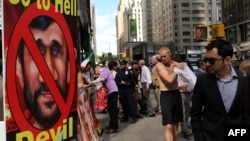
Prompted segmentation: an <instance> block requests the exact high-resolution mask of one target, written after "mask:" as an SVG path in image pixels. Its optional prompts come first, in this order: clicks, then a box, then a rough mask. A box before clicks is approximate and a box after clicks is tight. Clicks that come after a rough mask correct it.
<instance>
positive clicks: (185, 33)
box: [182, 31, 190, 36]
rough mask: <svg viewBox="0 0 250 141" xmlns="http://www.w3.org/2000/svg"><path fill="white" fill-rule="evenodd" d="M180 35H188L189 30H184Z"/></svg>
mask: <svg viewBox="0 0 250 141" xmlns="http://www.w3.org/2000/svg"><path fill="white" fill-rule="evenodd" d="M182 35H183V36H190V32H189V31H184V32H182Z"/></svg>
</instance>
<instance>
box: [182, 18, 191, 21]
mask: <svg viewBox="0 0 250 141" xmlns="http://www.w3.org/2000/svg"><path fill="white" fill-rule="evenodd" d="M182 21H190V19H189V17H182Z"/></svg>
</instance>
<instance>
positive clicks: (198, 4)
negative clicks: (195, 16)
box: [192, 3, 205, 8]
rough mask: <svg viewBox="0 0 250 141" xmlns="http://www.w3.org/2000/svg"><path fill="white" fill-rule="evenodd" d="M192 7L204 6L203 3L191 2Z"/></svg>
mask: <svg viewBox="0 0 250 141" xmlns="http://www.w3.org/2000/svg"><path fill="white" fill-rule="evenodd" d="M192 7H193V8H201V7H205V4H204V3H192Z"/></svg>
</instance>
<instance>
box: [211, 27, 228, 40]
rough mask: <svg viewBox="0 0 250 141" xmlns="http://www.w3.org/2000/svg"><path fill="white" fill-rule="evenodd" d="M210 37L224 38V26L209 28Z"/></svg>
mask: <svg viewBox="0 0 250 141" xmlns="http://www.w3.org/2000/svg"><path fill="white" fill-rule="evenodd" d="M211 28H212V29H211V31H212V32H211V36H212V38H224V36H225V31H224V24H215V25H212V27H211Z"/></svg>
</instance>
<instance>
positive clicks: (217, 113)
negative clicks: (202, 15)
mask: <svg viewBox="0 0 250 141" xmlns="http://www.w3.org/2000/svg"><path fill="white" fill-rule="evenodd" d="M232 56H233V47H232V45H231V43H230V42H228V41H226V40H222V39H216V40H214V41H211V42H210V43H209V44H208V45H207V46H206V53H205V58H204V60H203V61H204V62H205V64H206V71H207V73H205V74H203V75H200V76H199V77H198V78H197V82H196V85H195V87H194V91H193V96H192V107H191V112H190V115H191V125H192V131H193V135H194V139H195V140H196V141H205V140H206V141H215V140H216V141H223V140H227V139H226V138H225V136H224V129H225V127H228V126H230V125H242V124H244V123H245V120H244V106H245V105H244V89H245V88H244V87H246V85H245V84H244V82H245V78H244V77H243V75H242V73H241V72H240V71H238V70H237V69H235V68H234V67H233V66H232V63H231V61H232ZM225 131H226V130H225Z"/></svg>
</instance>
